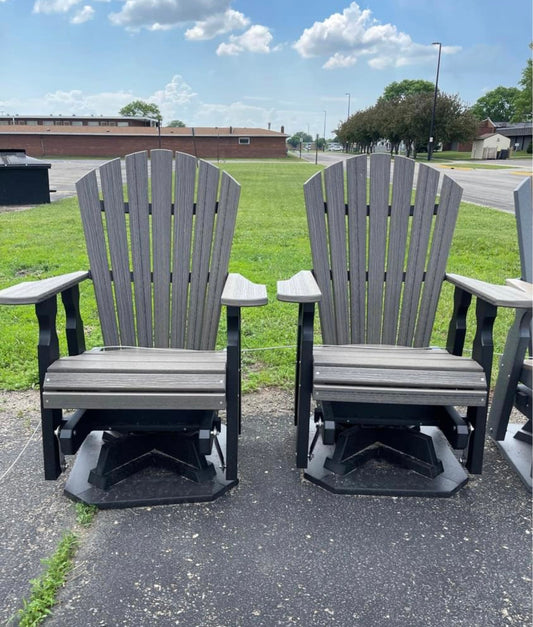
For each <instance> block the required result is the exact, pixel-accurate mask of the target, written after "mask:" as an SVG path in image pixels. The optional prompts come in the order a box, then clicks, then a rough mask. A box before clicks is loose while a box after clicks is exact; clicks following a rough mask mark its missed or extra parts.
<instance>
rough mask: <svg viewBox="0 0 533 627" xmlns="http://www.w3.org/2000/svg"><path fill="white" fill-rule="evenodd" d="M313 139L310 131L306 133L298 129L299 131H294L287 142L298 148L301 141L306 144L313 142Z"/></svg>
mask: <svg viewBox="0 0 533 627" xmlns="http://www.w3.org/2000/svg"><path fill="white" fill-rule="evenodd" d="M312 141H313V138H312V136H311V135H309V133H304V131H298V132H297V133H294V135H293V136H292V137H289V139H288V140H287V143H288V144H289V145H290V146H292V147H293V148H298V146H299V145H300V142H301V143H302V144H305V143H308V142H312Z"/></svg>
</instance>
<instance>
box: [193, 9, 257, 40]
mask: <svg viewBox="0 0 533 627" xmlns="http://www.w3.org/2000/svg"><path fill="white" fill-rule="evenodd" d="M249 23H250V20H249V19H248V18H247V17H246V16H245V15H243V14H242V13H240V12H239V11H234V10H233V9H228V10H227V11H226V12H225V13H217V14H216V15H211V16H209V17H208V18H207V19H206V20H202V21H198V22H196V24H195V25H194V26H193V27H192V28H189V29H188V30H186V31H185V38H186V39H191V40H201V39H212V38H213V37H216V36H217V35H222V34H224V33H229V32H230V31H232V30H238V29H242V28H246V27H247V26H248V24H249Z"/></svg>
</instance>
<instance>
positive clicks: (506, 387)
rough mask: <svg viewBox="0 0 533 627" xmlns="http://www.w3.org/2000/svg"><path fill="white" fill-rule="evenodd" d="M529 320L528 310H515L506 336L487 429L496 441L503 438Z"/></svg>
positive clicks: (526, 339)
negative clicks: (513, 319) (512, 321)
mask: <svg viewBox="0 0 533 627" xmlns="http://www.w3.org/2000/svg"><path fill="white" fill-rule="evenodd" d="M530 320H531V311H526V310H523V309H519V310H517V312H516V317H515V321H514V324H513V326H512V327H511V329H510V331H509V334H508V335H507V341H506V343H505V349H504V351H503V357H502V359H501V361H500V371H499V373H498V379H497V380H496V385H495V387H494V395H493V401H492V406H491V408H490V416H489V431H490V434H491V436H492V437H493V438H494V439H495V440H503V439H504V438H505V432H506V431H507V425H508V424H509V416H510V415H511V410H512V408H513V402H514V399H515V393H516V388H517V386H518V381H519V378H520V371H521V369H522V363H523V360H524V356H525V354H526V350H527V345H528V343H529V324H530Z"/></svg>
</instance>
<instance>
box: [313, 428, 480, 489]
mask: <svg viewBox="0 0 533 627" xmlns="http://www.w3.org/2000/svg"><path fill="white" fill-rule="evenodd" d="M312 422H313V424H312V425H310V438H309V441H310V443H311V440H312V436H313V431H314V428H313V426H314V421H312ZM421 433H422V434H423V435H424V436H427V437H428V438H430V439H431V443H432V445H433V447H434V452H435V455H436V457H437V459H438V461H439V463H440V464H441V465H442V472H439V474H437V475H436V476H428V474H429V475H431V474H434V473H426V474H425V475H424V474H421V472H417V471H416V470H414V469H413V468H412V467H411V468H406V467H405V466H408V465H410V461H411V460H406V464H403V463H402V462H401V459H400V455H401V454H399V453H397V452H395V454H394V455H388V454H387V453H385V455H380V454H377V452H376V449H375V448H374V450H368V451H366V452H365V453H364V454H363V460H362V461H363V463H362V464H361V465H355V464H354V465H353V466H352V468H350V467H348V468H347V467H346V466H345V467H344V468H339V469H338V470H341V472H343V473H345V474H339V473H338V472H333V471H331V470H329V469H328V468H327V466H331V467H333V468H335V466H336V464H335V463H332V461H328V458H329V460H334V459H335V458H336V457H338V455H335V447H336V446H338V444H337V445H324V444H323V443H322V442H321V441H320V439H319V441H318V442H317V443H316V446H315V449H314V454H313V458H312V459H311V460H310V461H309V463H308V466H307V468H306V470H305V471H304V477H305V478H306V479H308V480H309V481H312V482H313V483H316V484H317V485H319V486H321V487H322V488H324V489H326V490H329V491H330V492H334V493H336V494H367V495H383V496H433V497H448V496H451V495H452V494H454V493H455V492H457V490H459V489H460V488H461V487H463V486H464V485H465V484H466V482H467V481H468V474H467V473H466V471H465V470H464V468H463V466H462V465H461V464H460V462H459V461H458V460H457V458H456V457H455V455H454V453H453V450H452V449H451V448H450V446H449V444H448V441H447V440H446V438H445V437H444V435H443V434H442V432H441V431H440V430H439V429H437V428H436V427H422V428H421ZM376 446H377V445H376Z"/></svg>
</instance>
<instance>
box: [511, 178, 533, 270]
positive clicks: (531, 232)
mask: <svg viewBox="0 0 533 627" xmlns="http://www.w3.org/2000/svg"><path fill="white" fill-rule="evenodd" d="M531 185H532V184H531V177H530V178H527V179H525V180H524V181H522V183H520V185H519V186H518V187H517V188H516V189H515V191H514V205H515V217H516V228H517V230H518V248H519V250H520V269H521V277H522V280H524V281H527V282H528V283H533V269H532V266H533V251H532V243H531V240H532V237H533V226H532V224H531V222H532V219H531V213H532V209H531Z"/></svg>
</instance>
